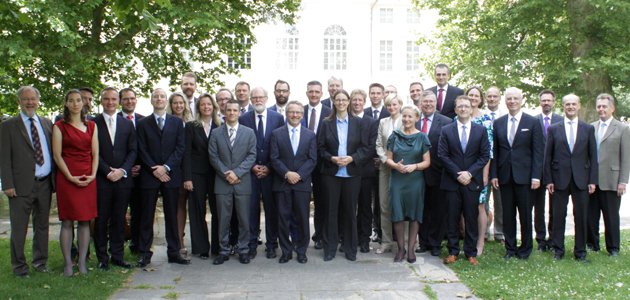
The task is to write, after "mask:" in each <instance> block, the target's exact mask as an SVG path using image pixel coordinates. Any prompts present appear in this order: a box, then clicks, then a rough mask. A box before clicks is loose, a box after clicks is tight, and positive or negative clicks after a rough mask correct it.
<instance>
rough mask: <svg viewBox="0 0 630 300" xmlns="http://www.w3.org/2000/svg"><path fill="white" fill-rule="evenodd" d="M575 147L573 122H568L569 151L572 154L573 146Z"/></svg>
mask: <svg viewBox="0 0 630 300" xmlns="http://www.w3.org/2000/svg"><path fill="white" fill-rule="evenodd" d="M574 145H575V133H574V132H573V121H569V149H571V153H573V146H574Z"/></svg>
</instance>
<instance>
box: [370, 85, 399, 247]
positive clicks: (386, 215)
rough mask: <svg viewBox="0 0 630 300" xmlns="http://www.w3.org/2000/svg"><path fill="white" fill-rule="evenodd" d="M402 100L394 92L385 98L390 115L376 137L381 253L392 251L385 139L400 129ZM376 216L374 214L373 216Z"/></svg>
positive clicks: (382, 121) (384, 120) (380, 126)
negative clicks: (379, 162) (378, 164)
mask: <svg viewBox="0 0 630 300" xmlns="http://www.w3.org/2000/svg"><path fill="white" fill-rule="evenodd" d="M402 104H403V102H402V100H400V98H399V97H398V95H396V94H390V95H389V96H387V98H386V99H385V107H386V108H387V111H388V112H389V114H390V116H389V117H387V118H383V119H381V120H380V123H379V126H378V136H377V137H376V154H378V157H379V159H380V160H381V165H380V168H379V178H378V185H379V186H378V188H379V199H380V202H381V203H380V204H381V229H382V232H383V233H382V238H381V247H380V248H378V249H376V253H378V254H381V253H385V252H390V251H392V243H393V241H392V220H391V207H390V204H389V200H390V199H389V176H390V172H391V171H390V169H389V167H388V166H387V165H386V164H385V162H386V161H387V139H389V136H390V135H391V134H392V132H393V131H394V130H396V129H400V126H401V124H402V122H401V120H402V119H401V117H400V108H401V107H402ZM375 217H376V216H375Z"/></svg>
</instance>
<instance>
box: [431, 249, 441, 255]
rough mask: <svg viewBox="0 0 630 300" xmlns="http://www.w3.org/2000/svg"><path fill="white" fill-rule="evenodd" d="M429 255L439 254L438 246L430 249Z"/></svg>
mask: <svg viewBox="0 0 630 300" xmlns="http://www.w3.org/2000/svg"><path fill="white" fill-rule="evenodd" d="M431 256H440V248H433V249H431Z"/></svg>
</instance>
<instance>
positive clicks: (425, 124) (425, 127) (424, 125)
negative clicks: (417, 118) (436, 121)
mask: <svg viewBox="0 0 630 300" xmlns="http://www.w3.org/2000/svg"><path fill="white" fill-rule="evenodd" d="M428 119H429V118H427V117H424V120H422V129H420V130H421V131H422V133H424V134H427V120H428Z"/></svg>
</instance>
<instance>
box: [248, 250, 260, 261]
mask: <svg viewBox="0 0 630 300" xmlns="http://www.w3.org/2000/svg"><path fill="white" fill-rule="evenodd" d="M247 254H248V255H249V258H250V259H254V258H256V254H258V251H256V248H249V252H247Z"/></svg>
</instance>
